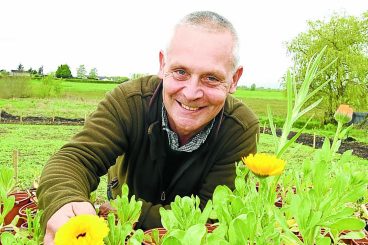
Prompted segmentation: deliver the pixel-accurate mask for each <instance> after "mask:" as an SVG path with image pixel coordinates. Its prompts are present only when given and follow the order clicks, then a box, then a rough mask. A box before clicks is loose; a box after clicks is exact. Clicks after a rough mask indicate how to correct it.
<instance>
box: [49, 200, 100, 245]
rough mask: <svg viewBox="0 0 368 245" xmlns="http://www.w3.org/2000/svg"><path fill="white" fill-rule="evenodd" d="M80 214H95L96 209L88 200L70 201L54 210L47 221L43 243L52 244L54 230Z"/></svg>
mask: <svg viewBox="0 0 368 245" xmlns="http://www.w3.org/2000/svg"><path fill="white" fill-rule="evenodd" d="M80 214H96V210H95V209H94V207H93V206H92V204H90V203H89V202H70V203H67V204H65V205H64V206H62V207H61V208H60V209H59V210H58V211H56V212H55V213H54V214H53V215H52V216H51V218H50V219H49V221H47V226H46V234H45V238H44V240H43V242H44V244H45V245H53V244H54V237H55V233H56V231H57V230H58V229H59V228H60V226H62V225H63V224H65V223H66V222H67V221H68V220H69V219H70V218H71V217H74V216H77V215H80Z"/></svg>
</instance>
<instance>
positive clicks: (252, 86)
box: [250, 83, 256, 91]
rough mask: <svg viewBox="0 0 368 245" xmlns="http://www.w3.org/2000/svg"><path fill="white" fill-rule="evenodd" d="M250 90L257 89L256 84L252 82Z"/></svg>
mask: <svg viewBox="0 0 368 245" xmlns="http://www.w3.org/2000/svg"><path fill="white" fill-rule="evenodd" d="M250 90H251V91H255V90H256V84H255V83H252V85H250Z"/></svg>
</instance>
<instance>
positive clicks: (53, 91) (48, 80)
mask: <svg viewBox="0 0 368 245" xmlns="http://www.w3.org/2000/svg"><path fill="white" fill-rule="evenodd" d="M41 84H42V85H41V88H40V90H39V96H40V97H41V98H46V97H52V96H57V95H60V93H61V80H59V79H54V77H53V76H52V75H48V76H45V77H43V78H42V80H41Z"/></svg>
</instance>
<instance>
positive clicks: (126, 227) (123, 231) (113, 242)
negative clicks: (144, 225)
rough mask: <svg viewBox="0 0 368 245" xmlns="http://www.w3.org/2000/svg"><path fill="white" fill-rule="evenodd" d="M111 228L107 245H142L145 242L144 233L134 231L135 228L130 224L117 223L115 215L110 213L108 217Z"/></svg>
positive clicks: (106, 239) (106, 238) (106, 241)
mask: <svg viewBox="0 0 368 245" xmlns="http://www.w3.org/2000/svg"><path fill="white" fill-rule="evenodd" d="M107 222H108V226H109V234H108V236H107V237H105V239H104V241H105V244H107V245H120V244H127V245H130V244H137V245H139V244H141V243H142V241H143V231H142V230H140V229H138V230H136V231H134V229H133V226H132V225H131V224H130V223H129V222H126V223H122V222H120V220H118V221H116V218H115V215H114V214H113V213H109V214H108V216H107Z"/></svg>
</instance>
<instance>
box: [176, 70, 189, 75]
mask: <svg viewBox="0 0 368 245" xmlns="http://www.w3.org/2000/svg"><path fill="white" fill-rule="evenodd" d="M174 73H176V75H179V76H185V75H186V74H187V73H186V72H185V71H184V70H176V71H174Z"/></svg>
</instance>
